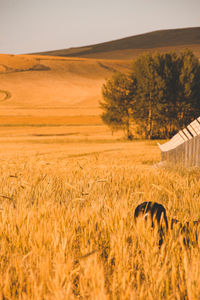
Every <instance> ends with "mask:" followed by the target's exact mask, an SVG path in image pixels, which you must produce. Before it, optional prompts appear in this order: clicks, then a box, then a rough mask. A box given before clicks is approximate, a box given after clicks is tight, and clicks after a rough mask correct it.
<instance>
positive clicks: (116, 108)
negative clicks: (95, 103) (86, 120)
mask: <svg viewBox="0 0 200 300" xmlns="http://www.w3.org/2000/svg"><path fill="white" fill-rule="evenodd" d="M134 90H135V83H134V80H133V79H130V78H129V77H128V76H126V75H125V74H123V73H115V74H114V75H113V76H112V78H111V79H109V80H107V81H106V83H105V84H104V85H103V88H102V95H103V99H104V101H102V102H100V107H101V108H102V110H103V113H102V115H101V118H102V120H103V122H104V123H105V124H107V125H108V126H109V127H110V128H111V129H112V130H113V131H115V130H119V129H123V130H124V131H125V135H126V137H127V138H128V139H132V132H131V121H132V118H133V110H134V103H135V99H134Z"/></svg>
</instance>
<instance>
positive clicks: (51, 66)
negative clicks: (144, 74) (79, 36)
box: [0, 27, 200, 126]
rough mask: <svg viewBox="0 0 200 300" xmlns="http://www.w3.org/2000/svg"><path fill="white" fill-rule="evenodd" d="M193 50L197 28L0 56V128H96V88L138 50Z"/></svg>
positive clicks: (198, 39)
mask: <svg viewBox="0 0 200 300" xmlns="http://www.w3.org/2000/svg"><path fill="white" fill-rule="evenodd" d="M186 47H189V48H192V49H193V51H194V52H195V53H196V55H199V57H200V27H198V28H186V29H176V30H163V31H155V32H151V33H147V34H143V35H138V36H133V37H128V38H124V39H120V40H116V41H111V42H106V43H103V44H98V45H91V46H87V47H81V48H73V49H66V50H58V51H50V52H44V53H40V54H37V55H36V54H35V55H33V54H31V55H6V54H0V125H2V126H4V125H6V126H10V125H17V126H18V125H19V124H22V125H25V124H26V125H27V124H33V125H39V124H43V125H48V124H51V125H52V124H57V125H59V124H91V123H93V124H100V123H101V120H100V117H99V114H100V112H101V111H100V108H99V101H100V100H101V88H102V85H103V83H104V82H105V79H106V78H109V77H111V76H112V74H113V73H114V72H116V71H121V72H129V70H130V64H131V60H130V59H132V58H134V57H135V56H137V55H139V54H141V53H142V52H143V51H156V50H160V51H169V50H171V49H176V50H178V51H179V50H180V49H183V48H186Z"/></svg>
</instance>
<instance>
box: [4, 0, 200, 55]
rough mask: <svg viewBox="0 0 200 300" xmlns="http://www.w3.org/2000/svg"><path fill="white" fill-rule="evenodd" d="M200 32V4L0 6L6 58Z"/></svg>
mask: <svg viewBox="0 0 200 300" xmlns="http://www.w3.org/2000/svg"><path fill="white" fill-rule="evenodd" d="M185 27H200V0H167V1H166V0H98V1H97V0H0V53H10V54H20V53H21V54H22V53H32V52H40V51H48V50H56V49H66V48H70V47H79V46H85V45H90V44H97V43H102V42H106V41H110V40H115V39H119V38H123V37H128V36H132V35H137V34H142V33H146V32H150V31H154V30H162V29H173V28H185Z"/></svg>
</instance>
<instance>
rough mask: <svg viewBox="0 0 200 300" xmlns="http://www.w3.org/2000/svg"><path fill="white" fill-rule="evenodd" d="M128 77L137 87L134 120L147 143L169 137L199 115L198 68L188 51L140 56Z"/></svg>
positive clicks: (199, 78) (198, 65) (196, 62)
mask: <svg viewBox="0 0 200 300" xmlns="http://www.w3.org/2000/svg"><path fill="white" fill-rule="evenodd" d="M131 76H133V77H134V78H135V80H136V85H137V91H136V93H137V95H136V110H135V115H134V118H135V120H136V121H137V122H138V123H140V124H141V125H142V126H143V128H144V132H145V133H146V137H148V138H149V139H150V138H152V137H158V136H159V137H162V136H163V137H169V136H170V135H172V134H174V132H175V131H177V130H180V129H181V128H183V127H185V126H186V125H187V124H188V123H190V122H191V121H192V120H193V119H194V118H196V117H198V116H199V115H200V89H199V86H200V64H199V61H198V59H197V58H196V57H195V56H194V55H193V53H192V52H191V51H190V50H185V51H184V52H182V53H181V54H180V55H179V56H178V55H177V54H176V53H175V52H170V53H166V54H159V53H155V54H153V55H152V54H147V55H142V56H141V57H139V58H138V59H137V60H136V61H135V62H134V64H133V67H132V75H131ZM161 131H162V132H161Z"/></svg>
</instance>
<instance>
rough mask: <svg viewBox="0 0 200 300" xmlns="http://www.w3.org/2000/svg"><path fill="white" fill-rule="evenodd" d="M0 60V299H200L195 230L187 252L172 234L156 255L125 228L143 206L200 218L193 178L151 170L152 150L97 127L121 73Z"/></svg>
mask: <svg viewBox="0 0 200 300" xmlns="http://www.w3.org/2000/svg"><path fill="white" fill-rule="evenodd" d="M2 59H3V62H2ZM0 62H1V64H2V65H1V71H0V72H1V74H0V79H1V87H0V88H1V91H3V92H0V99H1V106H0V109H1V118H0V119H1V120H0V144H1V147H0V225H1V226H0V258H1V259H0V299H4V300H5V299H20V300H21V299H32V300H33V299H37V300H39V299H52V300H54V299H58V300H59V299H120V300H121V299H199V295H200V267H199V266H200V236H199V238H198V240H197V241H196V240H195V238H194V235H195V229H194V228H192V230H191V233H190V234H189V240H190V246H189V247H188V248H186V247H185V246H184V244H183V239H182V237H181V236H180V235H179V234H178V232H177V230H175V231H172V232H169V234H168V235H167V237H166V239H165V241H164V244H163V246H162V248H161V250H160V251H159V249H158V246H157V236H156V234H155V236H154V234H152V233H151V231H149V232H148V231H147V230H146V231H145V232H144V231H143V228H140V229H136V228H135V225H134V220H133V214H134V209H135V207H136V206H137V205H138V204H139V203H140V202H142V201H145V200H149V201H157V202H160V203H162V204H163V205H164V206H165V207H166V209H167V213H168V215H169V216H173V217H176V218H178V219H179V220H180V221H182V222H185V221H187V220H196V219H198V218H199V215H200V200H199V196H200V176H199V171H198V170H175V169H159V168H157V167H155V164H156V163H157V162H158V161H159V160H160V152H159V148H158V147H157V144H156V141H151V142H149V141H135V142H126V141H124V140H123V139H122V134H121V133H117V134H115V135H112V134H111V133H110V132H109V131H108V129H107V128H106V127H105V126H103V125H102V124H101V122H100V120H99V117H98V113H99V108H98V97H99V96H98V93H100V86H101V84H102V82H103V80H104V78H105V76H107V75H110V74H111V73H112V71H111V70H112V68H114V67H116V66H118V68H119V69H120V70H122V69H124V70H127V65H126V63H125V65H123V64H121V62H103V65H102V61H101V64H99V62H100V61H98V60H90V61H89V60H84V59H83V60H81V59H74V60H73V61H72V60H70V59H57V58H54V59H53V58H45V57H44V58H43V59H40V58H39V57H34V56H33V57H28V56H4V57H0ZM36 63H40V64H42V65H45V66H48V67H49V70H40V71H38V70H37V71H36V70H35V71H32V70H28V69H31V68H33V66H34V65H35V64H36ZM4 65H6V66H7V67H9V68H10V69H9V68H5V67H4ZM108 67H109V68H110V69H108ZM23 68H24V69H26V68H27V69H26V71H24V70H23V71H22V69H23ZM11 69H12V70H11ZM13 69H15V71H13ZM19 69H21V71H19ZM16 70H17V71H16ZM66 83H68V85H67V84H66ZM5 92H6V93H8V92H9V93H10V94H9V95H10V98H7V99H6V100H5V94H6V93H5ZM79 97H80V98H79ZM77 107H78V108H77ZM66 116H67V117H66ZM198 231H199V230H198Z"/></svg>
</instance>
